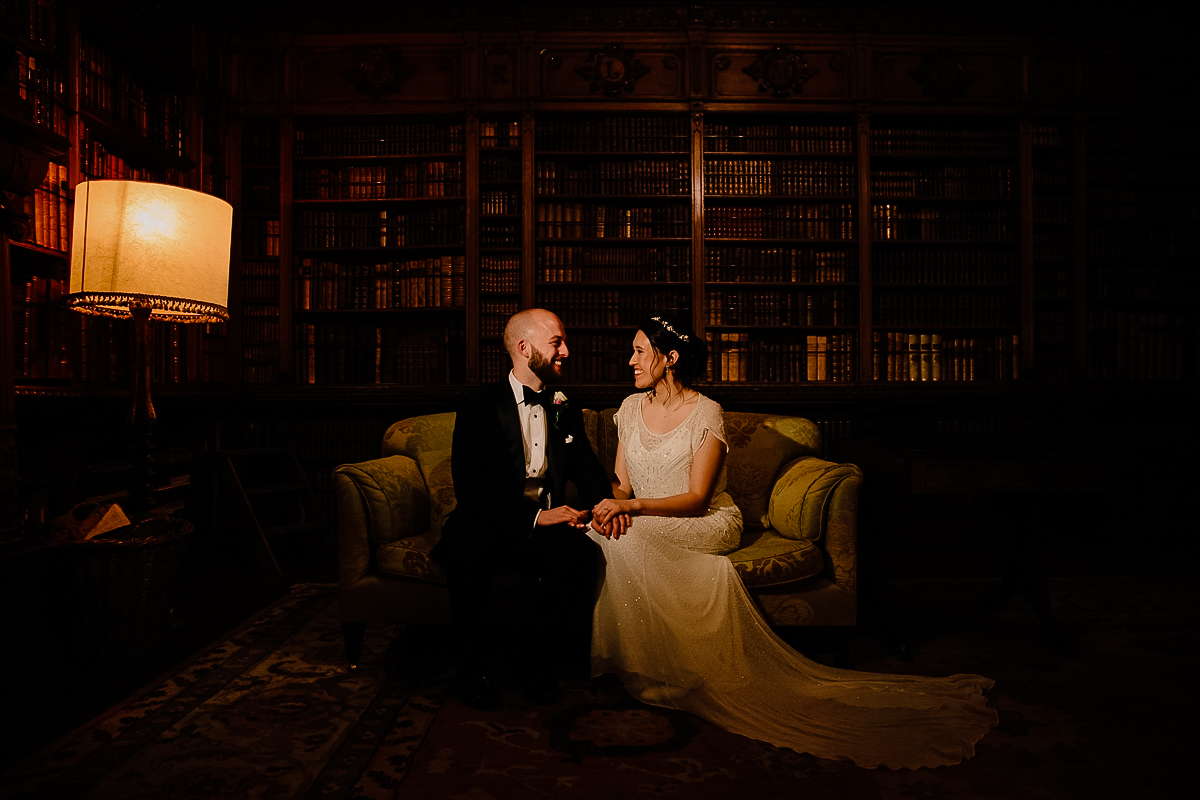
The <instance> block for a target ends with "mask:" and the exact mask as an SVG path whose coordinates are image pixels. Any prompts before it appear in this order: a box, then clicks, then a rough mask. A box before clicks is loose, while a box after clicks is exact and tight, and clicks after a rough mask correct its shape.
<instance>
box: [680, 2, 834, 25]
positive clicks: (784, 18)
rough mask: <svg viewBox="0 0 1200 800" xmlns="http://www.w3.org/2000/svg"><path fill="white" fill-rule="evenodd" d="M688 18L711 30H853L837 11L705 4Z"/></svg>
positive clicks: (779, 6) (780, 6)
mask: <svg viewBox="0 0 1200 800" xmlns="http://www.w3.org/2000/svg"><path fill="white" fill-rule="evenodd" d="M691 18H692V24H693V25H704V26H707V27H709V28H711V29H714V30H739V31H747V30H751V31H762V30H770V31H828V30H852V29H853V28H854V16H853V14H850V13H847V11H846V10H844V9H840V8H820V9H812V8H798V7H795V6H790V5H778V6H767V7H759V8H752V7H746V6H734V5H730V6H722V5H715V6H713V7H709V6H707V5H705V6H703V7H699V8H697V7H693V13H692V17H691Z"/></svg>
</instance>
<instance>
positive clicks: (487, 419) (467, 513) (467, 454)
mask: <svg viewBox="0 0 1200 800" xmlns="http://www.w3.org/2000/svg"><path fill="white" fill-rule="evenodd" d="M545 410H546V417H547V419H546V423H547V424H546V459H547V464H546V474H545V481H546V484H545V485H546V490H547V491H548V492H550V499H551V502H552V504H553V505H555V506H558V505H562V503H563V500H564V498H565V497H566V493H565V488H566V484H567V481H570V482H572V483H574V484H575V487H576V489H577V490H578V491H579V494H580V496H581V497H582V499H583V501H584V502H585V503H586V504H587V508H591V507H592V506H593V505H595V504H596V503H598V502H599V501H600V500H603V499H604V498H606V497H612V485H611V484H610V483H609V482H608V477H607V475H606V474H605V472H604V468H603V467H602V466H600V462H599V461H598V460H597V458H596V454H595V452H593V450H592V446H591V443H590V442H589V441H588V438H587V434H586V433H585V432H584V429H583V415H582V414H581V413H580V411H579V409H577V408H575V407H573V406H572V405H571V404H570V403H567V404H563V405H559V406H551V407H547V408H546V409H545ZM556 416H557V417H558V421H557V422H555V417H556ZM450 470H451V475H452V477H453V479H454V496H455V498H456V500H457V505H456V506H455V508H454V510H453V511H452V512H450V516H449V518H447V520H446V524H445V526H444V527H443V528H442V538H441V541H440V542H438V544H437V546H436V547H435V548H434V550H433V553H432V554H431V555H432V556H433V558H434V559H435V560H437V561H439V562H441V563H442V564H447V565H448V564H452V563H455V562H457V561H459V560H460V559H467V560H470V561H475V562H478V561H479V560H481V559H490V558H493V557H498V556H499V555H500V553H501V551H502V550H508V549H509V548H512V547H514V546H519V545H520V544H522V543H525V542H528V541H529V539H530V535H531V533H532V532H533V520H534V515H535V514H536V513H537V510H538V506H537V504H536V503H534V502H533V501H531V500H528V499H526V498H525V495H524V489H525V446H524V444H523V442H522V440H521V419H520V417H519V416H518V414H517V401H516V398H514V397H513V391H512V386H511V385H510V384H509V382H508V379H507V378H505V379H504V380H502V381H500V382H498V383H495V384H492V385H490V386H485V387H483V388H482V389H481V390H480V391H479V392H478V393H477V394H475V395H473V396H471V397H469V398H468V399H467V400H466V401H465V402H464V403H463V404H462V405H461V407H460V408H459V409H458V415H457V417H456V418H455V422H454V440H453V450H452V452H451V456H450Z"/></svg>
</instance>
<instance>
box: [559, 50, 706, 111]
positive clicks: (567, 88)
mask: <svg viewBox="0 0 1200 800" xmlns="http://www.w3.org/2000/svg"><path fill="white" fill-rule="evenodd" d="M613 44H616V48H612V49H610V48H609V45H613ZM683 57H684V56H683V53H682V51H676V50H674V49H666V48H662V47H656V48H652V49H647V50H642V49H639V48H637V47H636V46H631V47H623V46H622V45H620V44H619V43H615V42H602V43H598V44H597V45H596V46H595V47H592V48H588V49H570V50H568V49H547V50H545V51H543V52H542V56H541V77H542V96H543V97H546V98H595V99H598V100H603V99H605V98H606V97H607V98H612V99H613V100H614V101H619V100H620V99H621V98H676V97H683V69H684V67H683Z"/></svg>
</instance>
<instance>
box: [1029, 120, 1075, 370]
mask: <svg viewBox="0 0 1200 800" xmlns="http://www.w3.org/2000/svg"><path fill="white" fill-rule="evenodd" d="M1072 137H1073V127H1072V125H1071V121H1070V120H1069V119H1043V120H1035V121H1034V122H1033V124H1032V128H1031V131H1030V149H1031V170H1032V172H1031V175H1030V178H1031V199H1032V218H1031V220H1030V224H1031V225H1032V228H1033V230H1032V240H1033V241H1032V245H1033V252H1032V262H1033V264H1032V266H1033V301H1034V307H1033V331H1034V336H1035V337H1036V340H1035V341H1036V352H1037V361H1036V365H1037V372H1036V376H1037V378H1038V379H1040V380H1044V381H1047V382H1053V383H1061V382H1065V381H1068V380H1071V379H1072V378H1074V377H1075V373H1074V363H1075V358H1074V355H1075V303H1074V298H1075V292H1076V290H1075V283H1076V280H1075V271H1076V261H1077V259H1076V247H1075V241H1074V240H1075V230H1074V228H1075V226H1074V224H1073V221H1074V219H1075V213H1074V212H1075V208H1076V205H1077V200H1078V198H1077V194H1078V192H1077V181H1078V180H1079V176H1078V175H1077V170H1076V169H1075V164H1074V160H1075V159H1074V149H1073V147H1072Z"/></svg>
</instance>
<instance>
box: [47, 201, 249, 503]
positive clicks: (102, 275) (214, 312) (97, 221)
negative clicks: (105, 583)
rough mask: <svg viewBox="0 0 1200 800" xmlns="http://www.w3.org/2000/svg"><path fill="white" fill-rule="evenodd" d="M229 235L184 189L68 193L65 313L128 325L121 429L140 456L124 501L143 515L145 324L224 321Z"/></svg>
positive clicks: (217, 210)
mask: <svg viewBox="0 0 1200 800" xmlns="http://www.w3.org/2000/svg"><path fill="white" fill-rule="evenodd" d="M232 226H233V207H232V206H230V205H229V203H226V202H225V201H224V200H221V199H220V198H217V197H213V196H212V195H208V194H202V193H201V192H195V191H192V190H191V189H183V188H180V187H178V186H168V185H166V184H161V183H143V182H140V181H115V180H99V181H86V182H84V183H81V184H79V185H78V186H77V187H76V189H75V224H74V228H73V231H72V233H73V235H72V238H71V293H70V294H69V295H68V297H67V305H68V307H70V308H73V309H75V310H76V311H79V312H82V313H84V314H100V315H104V316H109V317H118V318H122V319H127V318H132V319H133V322H134V326H135V330H134V353H133V363H132V367H133V372H134V386H133V403H132V407H131V409H130V414H129V421H130V423H131V428H132V430H133V433H134V436H135V437H137V439H139V440H140V442H137V443H136V444H140V445H141V452H140V453H137V454H136V457H135V465H134V468H135V474H137V477H138V479H139V485H138V486H136V487H134V489H133V491H131V493H130V494H131V497H132V499H133V500H134V502H135V504H136V505H138V506H141V507H142V508H143V509H148V508H151V507H153V506H154V505H155V500H154V495H155V489H156V488H157V487H156V486H155V485H154V482H155V481H154V479H155V477H156V476H155V471H154V455H153V451H154V444H153V436H154V423H155V414H154V403H153V402H152V401H151V399H150V320H152V319H157V320H162V321H164V322H223V321H226V320H228V319H229V310H228V308H227V307H226V304H227V302H228V295H229V246H230V240H231V237H232ZM139 459H140V461H141V463H140V464H139V463H137V461H138V460H139ZM135 510H142V509H135Z"/></svg>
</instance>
